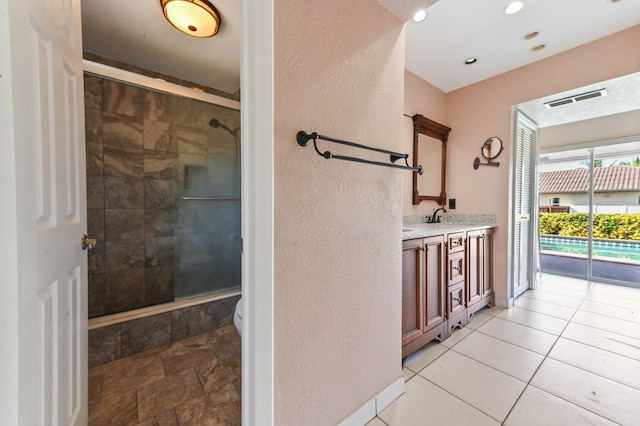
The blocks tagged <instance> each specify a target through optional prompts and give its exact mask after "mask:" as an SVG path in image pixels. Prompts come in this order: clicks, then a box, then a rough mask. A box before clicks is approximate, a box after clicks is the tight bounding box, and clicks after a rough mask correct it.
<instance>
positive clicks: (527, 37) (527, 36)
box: [522, 31, 540, 40]
mask: <svg viewBox="0 0 640 426" xmlns="http://www.w3.org/2000/svg"><path fill="white" fill-rule="evenodd" d="M539 35H540V31H531V32H530V33H527V34H525V35H523V36H522V39H523V40H531V39H534V38H536V37H538V36H539Z"/></svg>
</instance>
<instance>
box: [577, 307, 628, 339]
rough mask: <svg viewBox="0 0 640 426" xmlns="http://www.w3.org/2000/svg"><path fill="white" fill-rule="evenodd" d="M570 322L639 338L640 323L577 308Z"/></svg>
mask: <svg viewBox="0 0 640 426" xmlns="http://www.w3.org/2000/svg"><path fill="white" fill-rule="evenodd" d="M571 322H575V323H577V324H582V325H587V326H589V327H595V328H599V329H601V330H607V331H610V332H612V333H617V334H622V335H624V336H628V337H633V338H634V339H640V324H638V323H635V322H630V321H625V320H621V319H617V318H612V317H608V316H604V315H600V314H594V313H592V312H585V311H581V310H578V312H576V314H575V315H574V316H573V318H572V319H571Z"/></svg>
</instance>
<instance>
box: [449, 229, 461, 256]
mask: <svg viewBox="0 0 640 426" xmlns="http://www.w3.org/2000/svg"><path fill="white" fill-rule="evenodd" d="M447 250H448V253H458V252H460V251H463V250H464V232H457V233H455V234H449V235H447Z"/></svg>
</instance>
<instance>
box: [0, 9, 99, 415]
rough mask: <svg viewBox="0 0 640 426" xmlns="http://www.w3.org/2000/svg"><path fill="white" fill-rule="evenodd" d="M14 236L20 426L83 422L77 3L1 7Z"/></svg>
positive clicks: (82, 187)
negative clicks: (7, 62)
mask: <svg viewBox="0 0 640 426" xmlns="http://www.w3.org/2000/svg"><path fill="white" fill-rule="evenodd" d="M8 12H9V20H8V21H9V35H10V43H9V46H2V48H3V49H4V48H5V47H6V48H8V49H10V52H11V53H10V59H11V87H12V93H11V96H12V100H13V102H12V104H11V107H10V108H11V109H10V110H9V111H4V112H8V114H7V116H9V117H12V119H13V123H12V124H13V129H14V139H13V141H12V142H13V145H14V147H15V164H16V182H17V183H16V194H17V200H16V203H17V211H18V212H19V217H18V221H17V231H16V232H17V237H18V244H17V246H18V249H17V257H18V268H19V271H20V273H19V276H18V283H17V284H18V287H19V300H18V318H19V323H20V330H19V336H20V337H19V344H18V353H19V357H20V361H21V362H20V368H19V371H18V377H19V382H20V390H19V392H18V396H17V398H18V416H19V424H52V425H82V424H86V423H87V332H86V322H87V312H86V300H87V294H86V293H87V287H86V276H87V260H86V253H85V252H83V251H82V250H81V247H80V236H81V235H82V234H83V233H84V232H86V202H85V198H86V197H85V193H86V183H85V178H84V175H85V174H84V167H85V164H84V158H85V155H84V118H83V117H84V114H83V87H82V40H81V38H80V35H81V31H80V1H79V0H59V1H46V0H9V1H8Z"/></svg>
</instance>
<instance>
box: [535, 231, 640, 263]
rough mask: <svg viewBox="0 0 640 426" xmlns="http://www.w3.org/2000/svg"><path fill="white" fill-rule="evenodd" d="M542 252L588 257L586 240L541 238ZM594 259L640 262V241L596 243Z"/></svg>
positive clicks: (594, 243)
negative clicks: (605, 258) (606, 258)
mask: <svg viewBox="0 0 640 426" xmlns="http://www.w3.org/2000/svg"><path fill="white" fill-rule="evenodd" d="M540 250H541V251H552V252H559V253H567V254H575V255H583V256H585V257H586V256H587V254H588V247H587V241H586V240H575V239H563V238H554V237H542V236H541V237H540ZM593 257H608V258H614V259H621V260H625V259H626V260H635V261H639V262H640V241H639V242H637V243H635V242H615V241H613V242H612V241H606V242H604V241H594V242H593Z"/></svg>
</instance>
